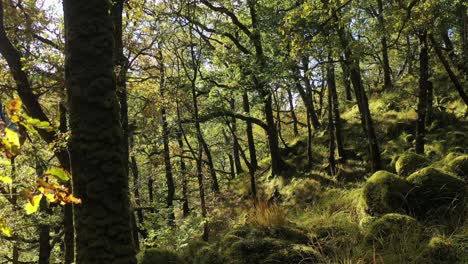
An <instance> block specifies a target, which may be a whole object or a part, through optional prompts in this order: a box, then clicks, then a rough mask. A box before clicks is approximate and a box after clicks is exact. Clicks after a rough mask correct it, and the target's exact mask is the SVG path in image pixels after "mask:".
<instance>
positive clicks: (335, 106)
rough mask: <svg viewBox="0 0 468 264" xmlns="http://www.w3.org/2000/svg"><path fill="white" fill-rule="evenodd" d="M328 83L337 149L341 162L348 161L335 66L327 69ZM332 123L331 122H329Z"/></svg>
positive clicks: (330, 65) (332, 65)
mask: <svg viewBox="0 0 468 264" xmlns="http://www.w3.org/2000/svg"><path fill="white" fill-rule="evenodd" d="M332 59H333V58H332V57H331V56H330V57H329V59H328V60H329V61H332ZM327 83H328V93H330V95H329V97H331V98H329V99H328V100H329V101H330V100H331V102H332V112H333V115H332V118H331V121H332V122H333V132H334V134H335V136H334V138H335V140H336V147H337V149H338V156H339V157H340V160H341V161H345V160H346V154H345V151H344V146H343V133H342V125H341V117H340V108H339V102H338V95H337V92H336V79H335V65H334V64H332V63H331V64H329V65H328V68H327ZM329 119H330V117H329ZM329 121H330V120H329ZM333 147H335V146H333Z"/></svg>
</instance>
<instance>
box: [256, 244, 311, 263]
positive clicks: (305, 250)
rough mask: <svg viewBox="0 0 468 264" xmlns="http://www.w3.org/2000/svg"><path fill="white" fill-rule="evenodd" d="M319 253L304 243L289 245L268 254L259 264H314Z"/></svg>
mask: <svg viewBox="0 0 468 264" xmlns="http://www.w3.org/2000/svg"><path fill="white" fill-rule="evenodd" d="M318 255H319V253H318V252H317V250H315V249H314V248H313V247H309V246H305V245H290V246H288V247H287V248H285V249H282V250H279V251H277V252H275V253H273V254H270V255H269V256H268V257H267V258H266V259H265V260H263V261H261V264H277V263H282V264H297V263H304V264H315V263H317V258H318V257H317V256H318Z"/></svg>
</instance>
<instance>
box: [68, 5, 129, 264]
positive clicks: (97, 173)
mask: <svg viewBox="0 0 468 264" xmlns="http://www.w3.org/2000/svg"><path fill="white" fill-rule="evenodd" d="M63 7H64V18H65V40H66V53H65V55H66V61H65V78H66V86H67V92H68V100H69V109H70V129H71V138H70V145H69V151H70V158H71V167H72V170H71V171H72V182H73V188H74V190H73V191H74V194H75V196H77V197H79V198H81V199H82V204H81V205H77V206H75V208H74V211H73V213H74V226H75V241H76V243H75V249H76V256H75V262H76V263H78V264H88V263H93V264H94V263H102V264H106V263H109V264H110V263H126V264H127V263H136V258H135V246H134V242H133V237H132V228H131V221H130V220H131V217H130V199H129V187H128V174H127V171H126V162H127V161H126V160H125V157H124V156H125V155H124V150H123V149H124V146H123V139H122V138H123V131H122V126H121V124H120V114H119V103H118V99H117V95H116V88H117V85H116V79H115V76H114V36H113V29H114V25H113V21H112V17H111V15H110V8H111V5H110V2H109V1H106V0H93V1H91V0H79V1H77V0H64V1H63Z"/></svg>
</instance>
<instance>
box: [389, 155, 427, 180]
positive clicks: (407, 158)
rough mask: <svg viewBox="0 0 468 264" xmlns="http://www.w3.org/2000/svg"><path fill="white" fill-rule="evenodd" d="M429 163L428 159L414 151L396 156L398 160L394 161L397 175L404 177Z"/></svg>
mask: <svg viewBox="0 0 468 264" xmlns="http://www.w3.org/2000/svg"><path fill="white" fill-rule="evenodd" d="M428 164H429V160H428V159H427V158H426V157H424V156H422V155H418V154H416V153H412V152H409V153H405V154H403V155H401V156H400V157H398V160H397V161H396V163H395V170H396V172H397V174H398V175H400V176H403V177H406V176H408V175H410V174H411V173H413V172H415V171H417V170H418V169H421V168H423V167H426V166H427V165H428Z"/></svg>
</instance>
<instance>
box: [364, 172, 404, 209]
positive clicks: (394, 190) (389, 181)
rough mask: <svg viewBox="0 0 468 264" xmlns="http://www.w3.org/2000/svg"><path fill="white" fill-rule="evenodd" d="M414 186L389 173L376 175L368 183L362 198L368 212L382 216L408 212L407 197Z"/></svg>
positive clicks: (377, 173)
mask: <svg viewBox="0 0 468 264" xmlns="http://www.w3.org/2000/svg"><path fill="white" fill-rule="evenodd" d="M411 188H412V186H411V185H410V184H409V183H408V182H407V181H406V180H405V179H404V178H401V177H398V176H397V175H395V174H393V173H390V172H388V171H378V172H376V173H374V174H373V175H372V176H371V177H370V178H369V179H368V180H367V182H366V184H365V186H364V188H363V193H362V197H363V199H364V204H365V206H366V212H367V213H369V214H370V215H382V214H386V213H393V212H406V211H407V208H408V206H407V195H408V193H409V192H410V190H411Z"/></svg>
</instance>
